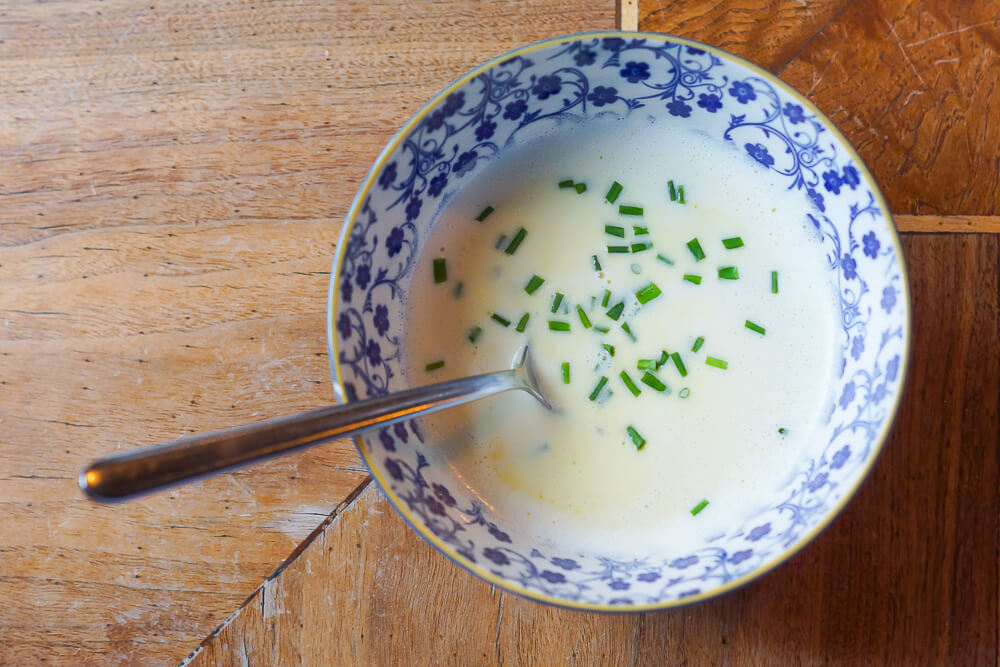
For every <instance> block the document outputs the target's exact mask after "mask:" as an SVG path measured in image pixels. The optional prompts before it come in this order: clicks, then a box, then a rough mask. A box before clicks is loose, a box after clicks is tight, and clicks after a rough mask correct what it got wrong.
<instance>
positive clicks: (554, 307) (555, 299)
mask: <svg viewBox="0 0 1000 667" xmlns="http://www.w3.org/2000/svg"><path fill="white" fill-rule="evenodd" d="M562 300H563V295H562V292H556V295H555V296H554V297H552V312H553V313H555V312H557V311H558V310H559V306H560V304H562Z"/></svg>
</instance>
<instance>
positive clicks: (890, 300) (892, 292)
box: [882, 285, 896, 315]
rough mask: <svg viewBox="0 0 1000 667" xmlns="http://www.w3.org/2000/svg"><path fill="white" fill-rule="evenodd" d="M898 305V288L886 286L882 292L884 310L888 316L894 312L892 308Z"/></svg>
mask: <svg viewBox="0 0 1000 667" xmlns="http://www.w3.org/2000/svg"><path fill="white" fill-rule="evenodd" d="M895 305H896V288H895V287H893V286H892V285H886V286H885V288H884V289H883V290H882V310H884V311H885V314H886V315H888V314H889V313H890V312H892V307H893V306H895Z"/></svg>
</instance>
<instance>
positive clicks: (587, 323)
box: [576, 306, 590, 329]
mask: <svg viewBox="0 0 1000 667" xmlns="http://www.w3.org/2000/svg"><path fill="white" fill-rule="evenodd" d="M576 314H577V315H579V316H580V324H582V325H583V328H584V329H589V328H590V318H589V317H587V313H585V312H584V310H583V306H577V307H576Z"/></svg>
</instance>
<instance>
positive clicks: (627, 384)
mask: <svg viewBox="0 0 1000 667" xmlns="http://www.w3.org/2000/svg"><path fill="white" fill-rule="evenodd" d="M618 377H620V378H621V379H622V382H624V383H625V387H626V388H627V389H628V390H629V391H630V392H632V395H633V396H638V395H639V394H641V393H642V390H641V389H639V387H637V386H635V382H632V378H630V377H629V376H628V373H627V372H626V371H622V372H621V373H619V374H618Z"/></svg>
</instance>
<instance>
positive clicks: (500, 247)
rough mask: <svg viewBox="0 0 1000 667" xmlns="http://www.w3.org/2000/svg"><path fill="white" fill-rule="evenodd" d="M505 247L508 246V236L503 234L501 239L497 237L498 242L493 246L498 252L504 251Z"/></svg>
mask: <svg viewBox="0 0 1000 667" xmlns="http://www.w3.org/2000/svg"><path fill="white" fill-rule="evenodd" d="M505 245H507V235H506V234H501V235H500V236H499V237H497V242H496V243H494V244H493V247H494V248H496V249H497V250H503V247H504V246H505Z"/></svg>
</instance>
